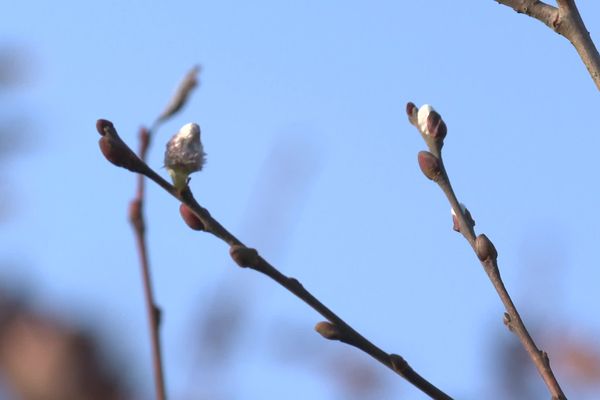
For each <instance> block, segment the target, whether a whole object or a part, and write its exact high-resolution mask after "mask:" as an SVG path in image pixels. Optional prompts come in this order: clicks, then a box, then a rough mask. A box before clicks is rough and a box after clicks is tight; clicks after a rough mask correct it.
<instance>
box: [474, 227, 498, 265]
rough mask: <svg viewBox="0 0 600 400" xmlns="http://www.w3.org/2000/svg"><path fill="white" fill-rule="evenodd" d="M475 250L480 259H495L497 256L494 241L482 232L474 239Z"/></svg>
mask: <svg viewBox="0 0 600 400" xmlns="http://www.w3.org/2000/svg"><path fill="white" fill-rule="evenodd" d="M475 252H476V253H477V257H478V258H479V260H481V261H495V260H496V259H497V258H498V251H497V250H496V247H495V246H494V243H492V241H491V240H490V239H488V237H487V236H486V235H485V234H483V233H482V234H481V235H479V236H477V239H475Z"/></svg>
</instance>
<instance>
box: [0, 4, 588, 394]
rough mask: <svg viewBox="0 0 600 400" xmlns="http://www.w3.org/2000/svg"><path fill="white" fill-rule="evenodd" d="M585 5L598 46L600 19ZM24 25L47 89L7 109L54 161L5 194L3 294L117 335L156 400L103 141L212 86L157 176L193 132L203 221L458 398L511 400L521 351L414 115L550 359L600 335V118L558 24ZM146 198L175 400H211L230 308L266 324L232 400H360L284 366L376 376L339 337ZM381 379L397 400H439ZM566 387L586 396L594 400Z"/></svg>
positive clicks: (458, 17)
mask: <svg viewBox="0 0 600 400" xmlns="http://www.w3.org/2000/svg"><path fill="white" fill-rule="evenodd" d="M581 3H582V4H581V5H580V11H581V13H582V15H583V17H584V19H585V21H586V23H587V27H588V30H589V31H590V32H591V34H592V37H593V38H595V37H597V35H598V32H600V19H598V18H597V16H598V15H600V5H599V4H597V3H596V2H581ZM3 8H4V10H3V12H2V14H1V15H0V27H1V28H0V40H1V42H2V44H5V45H12V46H16V47H17V48H19V49H22V50H23V51H24V52H25V54H26V55H27V57H28V59H29V60H30V62H31V66H30V67H29V68H28V71H29V74H30V76H31V79H29V82H28V84H27V85H26V86H25V87H21V88H19V89H18V90H17V89H12V90H11V91H9V92H8V93H5V94H3V97H2V102H3V104H8V106H6V109H8V110H12V111H14V113H25V114H26V115H27V116H28V117H30V118H31V120H32V133H31V138H30V139H29V140H28V141H27V143H28V144H29V145H30V147H31V148H29V149H27V150H26V151H22V152H21V153H20V154H19V155H18V157H13V158H12V159H11V160H10V162H9V163H8V164H5V169H4V172H2V173H1V174H0V177H1V181H0V182H1V183H2V185H3V192H5V193H8V194H10V196H11V197H10V198H9V200H11V201H12V203H11V207H12V208H11V210H12V211H11V213H10V217H9V218H8V219H5V220H4V221H3V224H2V225H0V243H1V244H2V245H1V246H0V250H1V252H0V260H2V262H0V268H1V269H0V277H1V279H2V280H3V281H6V282H20V283H19V284H23V285H24V286H26V287H28V290H30V291H31V292H32V293H34V294H35V299H36V301H37V302H38V303H39V305H40V307H43V308H45V309H49V310H56V311H60V312H64V313H66V314H67V315H70V317H69V318H73V319H74V320H78V319H80V318H83V319H84V320H85V321H87V323H89V324H91V325H92V326H93V327H94V328H96V329H98V330H99V331H100V332H102V333H103V334H105V335H106V337H107V338H108V339H107V340H109V341H110V342H111V343H112V344H113V346H114V348H115V350H116V351H117V352H118V353H119V357H120V359H121V360H122V362H123V363H124V365H126V371H127V374H129V375H131V376H132V378H133V380H134V382H135V384H136V385H137V386H136V387H137V390H138V391H139V393H140V396H141V398H144V396H147V393H151V390H152V385H151V384H150V379H151V369H150V355H149V349H148V343H147V329H146V320H145V310H144V308H143V297H142V291H141V282H140V277H139V266H138V261H137V256H136V253H135V251H134V242H133V236H132V232H131V229H130V227H129V225H128V222H127V220H126V206H127V204H128V202H129V200H130V199H131V198H132V196H133V191H134V176H133V175H132V174H130V173H129V172H127V171H125V170H123V169H117V168H115V167H113V166H112V165H109V164H108V163H107V162H106V161H105V160H104V159H103V158H102V156H101V154H100V152H99V151H98V148H97V140H98V135H97V133H96V131H95V121H96V119H98V118H106V119H109V120H111V121H113V122H114V124H115V126H116V128H117V129H118V130H119V132H120V134H121V136H122V137H123V138H124V139H125V140H126V141H127V142H128V143H130V144H131V145H132V146H136V145H137V129H138V128H139V127H140V126H141V125H143V124H150V123H151V122H152V121H153V120H154V118H155V117H156V115H157V114H158V113H159V112H160V111H161V110H162V108H163V107H164V105H165V104H166V102H167V100H168V99H169V97H170V95H171V94H172V93H173V90H174V88H175V87H176V84H177V82H178V81H179V80H180V78H181V77H182V76H183V75H184V74H185V72H186V71H187V70H188V69H189V68H191V67H192V66H193V65H196V64H201V65H202V66H203V71H202V74H201V76H200V80H201V86H200V87H199V89H197V90H196V91H195V92H194V94H193V96H192V98H191V101H190V102H189V103H188V104H187V106H186V107H185V109H184V110H183V111H182V112H181V113H180V114H178V115H177V116H176V117H175V118H173V119H172V120H170V121H169V122H168V123H166V124H165V125H164V126H163V127H162V128H161V129H160V130H159V131H158V133H157V136H156V137H155V139H154V142H153V147H152V148H151V153H150V156H149V164H150V165H151V166H152V167H154V168H157V169H160V167H161V165H162V156H163V150H164V143H166V141H167V140H168V138H169V137H170V136H171V134H172V133H174V132H175V131H176V130H177V129H178V128H179V127H180V126H182V125H183V124H185V123H187V122H190V121H194V122H197V123H199V124H200V126H201V127H202V135H203V143H204V146H205V150H206V152H207V154H208V157H207V158H208V163H207V165H206V168H205V170H204V171H202V173H201V174H198V175H196V176H194V177H193V179H192V182H191V187H192V189H193V190H194V193H195V194H196V196H197V198H198V200H199V202H200V203H201V204H203V205H204V206H205V207H207V208H208V209H209V210H210V211H211V213H212V214H213V216H215V217H216V218H217V219H218V220H219V221H220V222H221V223H223V224H224V225H225V226H226V227H228V228H229V229H230V230H231V231H232V232H234V233H235V234H236V235H238V236H239V237H240V239H242V240H243V241H244V242H245V243H246V244H248V245H250V246H255V247H257V248H258V249H259V251H260V252H261V254H262V255H263V256H265V258H267V259H268V260H270V261H271V262H272V263H273V264H275V265H276V266H277V267H278V268H280V270H281V271H282V272H284V273H286V274H289V275H292V276H295V277H297V278H298V279H300V280H301V281H302V282H303V283H304V285H305V286H306V287H307V288H308V289H309V290H311V291H312V292H313V293H314V294H315V295H316V296H317V297H318V298H320V299H321V300H322V301H324V302H325V303H326V304H327V305H329V306H330V307H331V308H332V309H334V310H335V311H336V312H337V313H338V314H339V315H340V316H342V317H343V318H344V319H345V320H346V321H348V322H349V323H350V324H352V325H353V326H354V327H355V328H357V329H358V330H359V331H361V332H363V333H364V334H365V335H366V336H367V337H368V338H370V339H371V340H372V341H373V342H375V343H376V344H378V345H379V346H381V347H382V348H384V349H385V350H387V351H390V352H396V353H398V354H401V355H403V356H404V357H405V358H406V359H407V360H408V361H409V362H410V363H411V364H412V365H413V367H414V368H415V369H416V370H417V371H419V372H421V373H422V374H423V375H424V376H426V377H427V378H429V379H430V380H431V381H432V382H434V383H435V384H436V385H438V386H439V387H440V388H442V389H443V390H445V391H446V392H448V393H450V394H451V395H454V396H456V397H459V398H481V397H482V396H485V397H486V398H492V396H493V395H492V394H490V393H493V392H494V391H495V390H496V389H497V386H498V380H499V378H498V377H497V374H496V369H495V368H494V365H495V364H496V363H497V362H496V361H495V360H494V349H495V346H496V343H495V341H500V340H502V341H511V340H512V341H516V338H514V337H513V336H512V335H511V334H510V333H509V332H508V331H507V330H506V329H505V327H504V326H503V325H502V312H503V310H502V308H501V304H500V301H499V299H498V298H497V297H496V295H495V293H494V292H493V289H492V286H491V285H490V284H489V282H488V281H487V278H486V277H485V274H484V273H483V271H482V269H481V267H480V265H479V263H478V261H477V259H476V257H475V256H474V254H473V253H472V251H471V250H470V248H469V247H468V245H467V243H466V242H465V241H464V240H463V239H462V237H460V236H459V235H457V234H456V233H455V232H453V231H452V230H451V225H452V222H451V218H450V212H449V205H448V204H447V202H446V200H445V199H444V197H443V195H442V193H441V191H440V190H439V189H438V188H437V187H436V186H435V185H434V184H433V183H432V182H430V181H428V180H427V179H425V178H424V177H423V176H422V174H421V172H420V171H419V168H418V165H417V162H416V155H417V153H418V151H420V150H423V149H425V145H424V143H423V142H422V140H421V138H420V136H419V135H418V133H417V131H416V130H415V129H414V128H413V127H412V126H411V125H410V124H409V123H408V122H407V118H406V116H405V112H404V108H405V104H406V102H407V101H414V102H415V103H417V104H418V105H421V104H423V103H430V104H432V105H433V106H434V107H436V109H437V110H438V111H439V112H440V113H441V115H442V116H443V117H444V119H445V121H446V123H447V125H448V128H449V131H448V136H447V138H446V142H445V146H444V154H445V157H444V158H445V163H446V167H447V169H448V171H449V174H450V177H451V179H452V182H453V184H454V188H455V190H456V191H457V194H458V197H459V199H460V200H461V201H462V202H464V203H466V205H467V206H468V207H469V209H470V211H471V213H472V214H473V217H474V218H475V220H476V222H477V225H476V230H477V231H478V233H486V234H487V235H488V236H489V237H490V238H491V239H492V241H493V242H494V243H495V245H496V247H497V249H498V251H499V263H500V267H501V272H502V275H503V277H504V279H505V283H506V285H507V286H508V288H509V291H510V292H511V293H512V294H513V297H514V300H515V302H516V303H517V305H518V306H519V307H520V310H521V311H522V313H523V316H524V318H525V321H526V322H528V321H529V322H530V323H531V324H536V326H539V329H540V332H539V334H538V335H537V337H539V345H540V346H541V347H543V348H544V349H546V348H547V347H548V346H550V345H551V343H550V342H551V340H550V339H548V338H549V337H553V335H555V336H556V335H559V334H560V335H567V336H569V337H571V336H574V337H580V336H581V337H594V335H596V336H595V337H598V336H597V335H598V332H599V331H600V321H599V320H598V317H597V309H598V304H599V301H600V294H598V293H599V292H598V291H597V286H598V282H599V279H600V272H599V268H598V267H600V265H599V264H598V261H597V259H596V257H595V252H596V249H597V248H598V240H599V239H600V228H599V226H600V224H599V222H600V218H599V217H600V215H599V212H598V206H597V205H598V204H599V201H600V191H599V190H598V185H597V173H596V170H597V155H596V148H597V147H598V145H599V144H600V139H599V138H598V135H597V127H596V126H597V123H596V122H595V120H594V119H595V117H596V116H597V115H598V109H599V106H600V96H599V95H598V92H597V89H596V88H595V86H594V84H593V82H592V80H591V78H590V77H589V76H588V74H587V71H586V70H585V67H584V66H583V64H582V63H581V61H580V60H579V58H578V56H577V53H576V52H575V50H574V49H573V48H572V46H571V45H570V44H569V43H568V42H567V41H566V40H565V39H564V38H562V37H559V36H558V35H556V34H555V33H553V32H551V31H550V30H549V29H547V28H546V27H545V26H544V25H542V24H541V23H539V22H537V21H534V20H532V19H530V18H527V17H525V16H522V15H517V14H516V13H515V12H513V11H512V10H510V9H508V8H506V7H502V6H499V5H498V4H497V3H496V2H494V1H491V0H490V1H479V2H474V1H467V2H447V1H433V2H402V3H400V2H393V1H377V2H374V3H370V4H368V5H367V4H365V3H361V2H338V1H331V2H318V1H299V2H293V3H292V2H275V1H256V2H251V3H248V2H233V1H223V2H218V3H217V2H184V1H173V2H169V3H167V2H142V1H131V2H117V1H105V2H96V3H81V2H58V3H57V2H54V3H45V2H32V3H30V2H12V3H11V4H7V5H6V6H5V7H3ZM160 172H161V173H162V174H163V175H166V174H165V171H164V170H163V169H160ZM147 195H148V200H147V202H148V204H147V209H146V216H147V220H148V225H149V231H148V235H149V236H148V240H149V244H150V249H151V250H150V257H151V261H152V268H153V274H154V284H155V289H156V293H157V297H158V301H159V303H160V305H161V306H162V308H163V310H164V313H165V321H164V327H163V332H164V333H163V338H164V351H165V362H166V369H167V381H168V390H169V392H170V393H171V395H172V398H174V399H178V398H196V397H194V396H199V393H200V392H201V391H202V387H201V386H202V385H205V387H206V382H205V380H206V379H208V378H207V376H210V375H209V374H207V373H205V372H206V371H202V370H201V368H199V367H198V366H197V365H196V366H194V365H195V364H194V361H193V360H192V358H193V357H192V356H191V349H192V348H194V340H193V337H192V333H191V332H190V331H191V330H192V328H193V327H194V326H195V325H194V324H195V323H196V321H197V320H198V319H201V315H202V311H203V310H206V308H207V307H209V305H210V304H211V299H213V298H214V297H215V296H221V297H219V298H232V299H234V301H235V300H236V299H238V301H239V302H240V303H241V304H243V305H244V307H245V308H244V310H245V311H244V312H245V315H246V317H245V320H246V322H245V324H244V325H243V332H240V333H239V336H240V339H239V344H238V345H237V346H236V348H235V349H234V353H233V354H234V356H233V357H234V360H235V362H233V363H231V364H233V366H230V367H228V368H227V369H226V371H227V372H226V376H227V377H228V378H227V381H226V382H234V383H233V384H232V383H229V386H228V385H227V384H224V385H222V387H223V386H224V387H226V389H227V390H226V393H227V394H228V395H229V397H228V398H236V399H265V398H278V397H280V395H281V394H282V393H286V392H285V390H290V389H291V388H293V389H291V390H292V396H291V397H289V398H297V399H303V398H337V397H336V396H338V395H337V394H336V393H338V392H336V390H334V388H332V384H331V382H330V378H329V377H328V376H327V375H326V374H323V373H322V368H321V367H317V366H315V365H313V364H314V361H313V364H311V362H310V361H307V360H306V358H308V357H304V358H303V357H301V355H300V354H297V353H293V352H292V353H291V354H290V355H288V356H286V357H284V358H285V362H284V361H282V356H281V354H279V353H278V351H279V350H278V349H279V348H278V347H277V345H276V343H278V341H277V340H275V339H273V338H278V339H280V340H282V342H283V343H287V342H286V340H288V342H289V341H290V340H292V343H293V341H296V340H299V341H301V343H304V344H305V345H306V346H308V348H311V349H316V350H314V351H315V352H316V354H322V353H326V352H330V351H334V350H331V349H332V348H336V349H335V351H336V352H335V356H334V357H338V356H340V357H341V356H342V355H345V354H346V353H357V352H356V351H355V350H354V349H351V348H347V347H344V346H343V345H341V344H338V343H329V342H326V341H324V340H323V339H321V338H320V337H319V336H318V335H317V334H316V333H314V332H313V331H312V329H313V325H314V324H315V323H316V322H318V321H320V320H321V318H320V316H318V315H317V314H315V313H314V312H313V311H312V310H311V309H309V308H308V307H306V306H305V305H304V304H302V303H301V302H300V301H299V300H297V299H296V298H294V297H292V296H291V295H289V294H287V293H286V292H285V291H284V290H283V289H281V288H279V287H277V286H276V285H275V284H274V283H271V282H270V281H268V280H267V279H266V278H264V277H262V276H259V275H257V274H255V273H253V272H251V271H246V270H239V269H238V268H237V267H235V266H234V265H233V263H232V262H231V260H230V259H229V256H228V251H227V248H226V246H225V245H224V244H223V243H221V242H219V241H218V240H217V239H215V238H213V237H210V236H208V235H205V234H199V233H197V232H191V231H189V230H187V229H186V227H185V226H184V225H183V223H182V222H181V221H180V219H179V215H178V204H177V202H176V201H175V200H174V199H172V198H170V197H169V196H168V195H166V193H164V192H163V191H162V190H160V189H159V188H158V187H155V186H154V185H149V187H148V193H147ZM15 284H17V283H15ZM199 315H200V316H199ZM282 327H284V328H282ZM240 329H242V328H240ZM290 332H293V334H292V333H290ZM534 335H535V334H534ZM544 340H546V342H545V341H544ZM596 344H597V343H596ZM284 347H285V346H284ZM550 355H551V356H552V353H551V354H550ZM353 356H355V358H356V359H358V360H360V361H361V362H366V363H370V362H371V361H370V360H369V359H367V358H366V357H364V358H363V357H361V355H359V354H354V355H353ZM372 363H373V364H374V365H375V367H376V368H381V369H382V370H383V369H384V367H382V366H378V365H376V364H375V362H374V361H373V362H372ZM319 368H321V369H319ZM199 369H200V370H201V371H200V372H198V370H199ZM559 371H560V370H559ZM565 374H566V372H563V376H564V375H565ZM382 375H383V376H384V377H385V379H386V382H387V383H386V385H389V386H390V389H389V390H390V391H391V393H394V394H395V395H400V394H401V395H404V396H406V398H411V399H420V398H424V396H423V395H421V394H420V393H419V392H418V391H417V390H416V389H413V388H412V387H410V386H409V385H408V384H407V383H406V382H404V381H402V380H401V379H400V378H396V377H395V376H393V375H392V374H391V373H389V372H388V371H386V370H383V374H382ZM199 376H200V377H199ZM558 377H559V381H561V382H563V386H564V389H565V391H566V392H567V394H569V393H577V394H578V395H580V396H581V397H580V398H591V397H585V396H593V394H592V392H591V391H577V392H574V390H576V389H575V388H574V387H570V386H569V383H568V382H569V381H568V379H567V378H563V379H561V373H560V372H558ZM203 379H204V380H203ZM532 379H535V377H533V378H532ZM267 387H269V389H267ZM596 389H598V387H597V386H596ZM144 393H146V394H144ZM541 393H542V394H545V393H544V392H543V391H541ZM288 395H289V393H288ZM596 395H597V394H596ZM186 396H188V397H186ZM271 396H272V397H271ZM487 396H490V397H487ZM499 398H501V397H499Z"/></svg>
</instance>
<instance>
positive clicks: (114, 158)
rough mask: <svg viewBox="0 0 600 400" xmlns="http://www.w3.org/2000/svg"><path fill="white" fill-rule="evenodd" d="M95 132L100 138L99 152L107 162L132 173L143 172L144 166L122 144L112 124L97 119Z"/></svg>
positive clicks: (125, 145) (127, 147)
mask: <svg viewBox="0 0 600 400" xmlns="http://www.w3.org/2000/svg"><path fill="white" fill-rule="evenodd" d="M96 130H97V131H98V133H100V135H101V136H102V137H101V138H100V140H99V141H98V144H99V146H100V150H101V151H102V154H103V155H104V157H106V159H107V160H108V161H110V162H111V163H113V164H114V165H116V166H118V167H123V168H126V169H128V170H130V171H133V172H142V171H143V170H144V167H145V166H146V165H145V164H144V162H143V161H142V160H140V159H139V157H138V156H137V155H136V154H135V153H134V152H133V150H131V149H130V148H129V146H127V144H125V142H123V140H122V139H121V137H120V136H119V134H118V133H117V130H116V129H115V127H114V126H113V124H112V122H110V121H108V120H105V119H99V120H98V121H96Z"/></svg>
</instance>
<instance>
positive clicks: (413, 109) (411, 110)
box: [406, 101, 417, 119]
mask: <svg viewBox="0 0 600 400" xmlns="http://www.w3.org/2000/svg"><path fill="white" fill-rule="evenodd" d="M416 113H417V106H416V105H415V103H413V102H412V101H409V102H408V103H406V115H408V119H412V118H413V117H414V116H415V115H416Z"/></svg>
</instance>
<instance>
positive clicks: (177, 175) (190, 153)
mask: <svg viewBox="0 0 600 400" xmlns="http://www.w3.org/2000/svg"><path fill="white" fill-rule="evenodd" d="M205 156H206V154H205V153H204V148H203V146H202V142H201V140H200V127H199V126H198V124H195V123H189V124H186V125H184V126H182V127H181V129H180V130H179V131H178V132H177V133H176V134H175V135H173V137H172V138H171V139H170V140H169V142H168V143H167V149H166V150H165V167H166V168H167V171H168V172H169V175H171V178H172V179H173V186H175V188H176V189H177V190H181V189H183V188H185V187H186V186H187V183H188V176H189V175H190V174H191V173H193V172H196V171H200V170H202V167H203V166H204V163H205V161H206V159H205Z"/></svg>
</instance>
